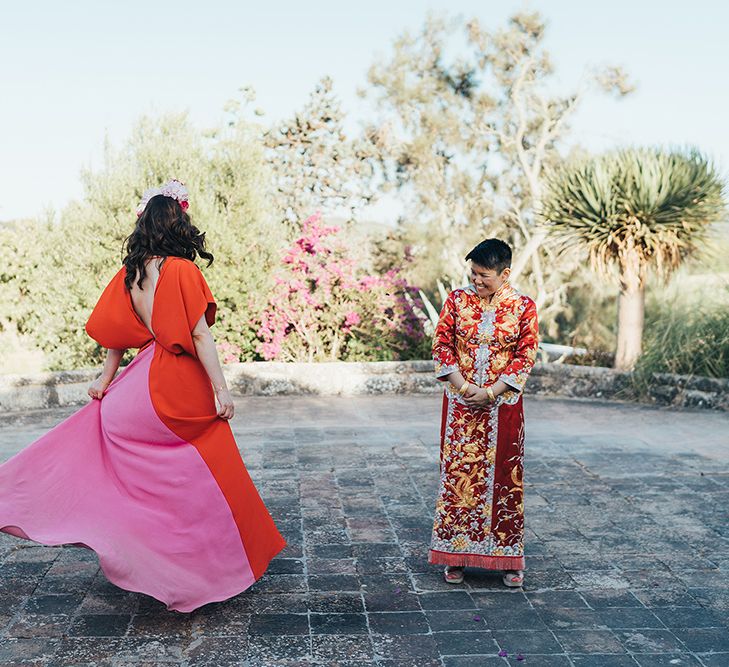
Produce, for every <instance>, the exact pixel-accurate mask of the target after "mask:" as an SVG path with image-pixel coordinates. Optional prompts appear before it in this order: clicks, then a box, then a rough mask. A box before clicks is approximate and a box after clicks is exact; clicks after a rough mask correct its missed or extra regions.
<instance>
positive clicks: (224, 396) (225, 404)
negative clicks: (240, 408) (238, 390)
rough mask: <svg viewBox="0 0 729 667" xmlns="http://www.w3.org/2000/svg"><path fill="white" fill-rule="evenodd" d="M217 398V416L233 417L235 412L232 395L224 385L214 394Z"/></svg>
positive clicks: (226, 418)
mask: <svg viewBox="0 0 729 667" xmlns="http://www.w3.org/2000/svg"><path fill="white" fill-rule="evenodd" d="M216 396H217V398H218V404H219V407H218V417H220V418H221V419H225V420H226V421H227V420H229V419H233V415H234V414H235V405H234V404H233V397H232V396H231V395H230V390H229V389H228V388H227V387H226V388H224V389H221V390H220V391H218V392H217V394H216Z"/></svg>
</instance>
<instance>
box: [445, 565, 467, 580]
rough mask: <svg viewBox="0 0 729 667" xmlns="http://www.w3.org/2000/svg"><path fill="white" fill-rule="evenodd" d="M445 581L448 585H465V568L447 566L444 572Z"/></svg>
mask: <svg viewBox="0 0 729 667" xmlns="http://www.w3.org/2000/svg"><path fill="white" fill-rule="evenodd" d="M443 579H445V581H446V583H448V584H462V583H463V568H462V567H454V566H452V565H448V566H446V569H445V570H444V571H443Z"/></svg>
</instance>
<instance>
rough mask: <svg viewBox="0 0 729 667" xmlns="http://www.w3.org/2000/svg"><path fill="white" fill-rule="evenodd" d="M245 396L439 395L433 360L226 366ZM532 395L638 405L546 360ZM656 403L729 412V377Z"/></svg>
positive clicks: (81, 394) (679, 381)
mask: <svg viewBox="0 0 729 667" xmlns="http://www.w3.org/2000/svg"><path fill="white" fill-rule="evenodd" d="M224 372H225V376H226V379H227V381H228V385H229V386H230V388H231V390H232V392H233V393H234V394H236V395H239V396H254V395H265V396H273V395H323V396H324V395H348V396H354V395H365V394H393V393H395V394H403V393H416V394H423V393H437V392H439V391H440V390H441V385H440V383H439V382H438V381H437V380H436V379H435V378H434V377H433V364H432V362H430V361H404V362H364V363H346V362H333V363H322V364H304V363H297V364H287V363H276V362H252V363H245V364H229V365H227V366H225V367H224ZM97 374H98V370H97V369H88V370H79V371H63V372H58V373H42V374H36V375H0V411H2V412H16V411H21V410H33V409H40V408H49V407H58V406H73V405H83V404H84V403H86V402H87V401H88V396H87V395H86V389H87V388H88V385H89V383H90V382H91V381H92V380H93V379H94V378H95V377H96V375H97ZM527 394H536V395H543V396H561V397H567V398H583V399H602V400H615V399H618V400H636V398H635V396H634V390H633V385H632V382H631V377H630V374H629V373H623V372H619V371H615V370H613V369H610V368H594V367H590V366H571V365H566V364H553V363H541V364H537V365H536V366H535V367H534V370H533V372H532V375H531V378H530V379H529V382H528V384H527ZM642 400H643V401H649V402H651V403H654V404H657V405H670V406H674V407H688V408H709V409H715V410H729V380H715V379H711V378H702V377H694V378H690V377H687V376H680V375H668V374H657V375H655V376H654V379H653V382H652V383H651V385H650V386H649V387H648V388H647V397H643V399H642Z"/></svg>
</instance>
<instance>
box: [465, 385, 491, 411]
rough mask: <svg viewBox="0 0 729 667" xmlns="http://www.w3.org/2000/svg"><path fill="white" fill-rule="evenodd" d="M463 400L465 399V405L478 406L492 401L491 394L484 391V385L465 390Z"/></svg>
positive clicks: (483, 405)
mask: <svg viewBox="0 0 729 667" xmlns="http://www.w3.org/2000/svg"><path fill="white" fill-rule="evenodd" d="M463 400H464V401H465V403H466V405H473V406H478V407H485V406H487V405H491V403H493V401H492V400H491V396H490V395H489V393H488V392H487V391H486V388H485V387H476V388H475V389H474V390H469V391H467V392H466V395H465V396H464V397H463Z"/></svg>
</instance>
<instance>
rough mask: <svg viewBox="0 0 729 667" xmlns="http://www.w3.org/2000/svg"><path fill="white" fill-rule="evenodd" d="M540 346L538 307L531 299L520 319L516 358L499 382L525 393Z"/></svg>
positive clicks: (502, 374)
mask: <svg viewBox="0 0 729 667" xmlns="http://www.w3.org/2000/svg"><path fill="white" fill-rule="evenodd" d="M538 346H539V323H538V321H537V306H536V304H535V303H534V301H532V300H531V299H529V300H528V302H527V305H526V308H524V312H523V313H522V314H521V317H520V318H519V339H518V341H517V343H516V350H515V352H514V357H513V358H512V360H511V361H510V362H509V365H508V366H507V367H506V368H505V369H504V370H503V371H502V373H501V375H500V376H499V380H501V381H502V382H504V383H506V384H508V385H509V386H510V387H513V388H514V389H515V390H516V391H523V389H524V385H525V384H526V381H527V378H528V377H529V373H530V372H531V370H532V368H533V367H534V362H535V361H536V360H537V348H538Z"/></svg>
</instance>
